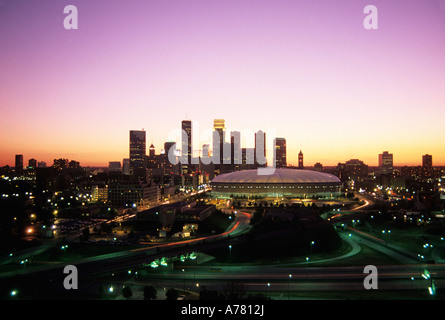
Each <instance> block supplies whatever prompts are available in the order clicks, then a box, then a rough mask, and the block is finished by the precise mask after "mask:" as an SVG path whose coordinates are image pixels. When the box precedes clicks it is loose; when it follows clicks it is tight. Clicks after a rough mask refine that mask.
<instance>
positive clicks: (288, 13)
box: [0, 0, 445, 166]
mask: <svg viewBox="0 0 445 320" xmlns="http://www.w3.org/2000/svg"><path fill="white" fill-rule="evenodd" d="M66 4H67V3H59V2H58V3H54V2H53V1H46V0H42V1H39V2H38V3H36V2H32V1H21V2H17V1H2V2H1V3H0V30H2V31H1V37H0V47H1V48H2V51H1V52H0V67H1V68H2V70H3V72H2V74H1V75H0V100H1V110H2V117H1V120H0V135H1V137H2V138H1V140H0V148H1V150H2V151H1V154H0V166H4V165H10V166H14V159H15V158H14V157H15V155H16V154H23V155H24V163H25V164H26V163H27V162H28V159H30V158H34V159H37V161H45V162H47V163H48V165H50V164H51V163H52V161H53V159H56V158H69V159H75V160H76V161H79V162H80V163H81V164H82V165H83V166H107V164H108V162H109V161H122V159H123V158H128V131H129V130H133V129H134V130H141V129H142V128H144V129H145V130H146V132H147V137H146V141H147V143H148V144H151V143H153V144H154V146H155V147H156V153H157V154H159V153H160V150H161V149H162V146H163V145H164V143H165V142H166V141H168V140H169V135H170V132H171V130H173V129H178V128H180V127H181V121H182V120H185V119H191V120H192V121H194V123H199V128H196V129H197V130H198V132H200V131H201V130H207V129H211V128H212V123H213V120H214V119H225V120H226V127H227V132H230V131H233V130H236V131H241V133H242V132H243V130H251V131H252V132H257V131H258V130H264V131H266V132H267V130H269V129H273V130H276V137H284V138H285V139H286V143H287V145H286V149H287V162H288V164H293V165H297V164H298V152H299V151H300V150H302V151H303V153H304V163H305V165H307V166H312V165H314V164H315V163H317V162H320V163H322V164H323V166H335V165H337V164H338V163H339V162H344V161H346V160H348V159H360V160H362V161H364V162H365V163H366V164H368V165H371V166H377V165H378V154H380V153H382V152H383V151H388V152H390V153H392V154H393V155H394V166H402V165H421V164H422V155H425V154H431V155H433V157H434V159H433V165H434V166H441V165H445V151H444V150H443V145H444V144H445V138H444V137H443V135H442V133H441V119H442V118H443V116H444V115H445V111H444V110H445V108H443V107H444V101H445V99H444V98H445V96H444V93H443V92H445V79H444V77H443V74H445V61H444V59H443V56H445V43H444V41H443V33H442V32H443V30H444V28H445V10H444V6H443V2H441V1H434V0H430V1H395V2H391V3H388V2H385V1H374V2H373V4H374V5H375V6H376V7H377V8H378V10H379V29H378V30H366V29H365V28H363V19H364V18H365V17H366V15H365V14H363V8H364V7H365V5H366V4H368V3H365V2H360V1H359V2H351V1H335V2H332V1H318V2H317V3H311V2H309V1H308V2H305V3H302V2H295V1H280V2H279V3H272V2H268V1H258V2H255V5H252V3H251V2H249V1H225V2H224V3H223V2H208V1H193V2H192V3H190V4H189V5H186V4H184V3H181V2H179V1H169V2H155V1H133V2H132V3H131V4H128V3H127V2H124V1H113V2H109V1H94V2H91V1H75V0H74V1H71V2H70V4H73V5H76V6H77V7H78V9H79V29H78V30H65V29H64V28H63V19H64V17H65V15H64V13H63V8H64V6H65V5H66ZM204 143H206V142H202V143H201V144H200V145H199V148H201V146H202V144H204ZM210 145H211V144H210ZM252 146H253V145H252Z"/></svg>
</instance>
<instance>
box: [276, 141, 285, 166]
mask: <svg viewBox="0 0 445 320" xmlns="http://www.w3.org/2000/svg"><path fill="white" fill-rule="evenodd" d="M274 163H275V167H276V168H285V167H287V158H286V139H284V138H275V154H274Z"/></svg>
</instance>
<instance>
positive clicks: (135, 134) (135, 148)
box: [130, 130, 146, 173]
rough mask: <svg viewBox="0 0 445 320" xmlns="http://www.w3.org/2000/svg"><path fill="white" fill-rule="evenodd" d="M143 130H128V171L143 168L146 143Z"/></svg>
mask: <svg viewBox="0 0 445 320" xmlns="http://www.w3.org/2000/svg"><path fill="white" fill-rule="evenodd" d="M145 136H146V135H145V131H144V130H142V131H139V130H130V173H134V172H135V171H141V169H144V163H145V155H146V144H145Z"/></svg>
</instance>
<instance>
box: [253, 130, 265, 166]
mask: <svg viewBox="0 0 445 320" xmlns="http://www.w3.org/2000/svg"><path fill="white" fill-rule="evenodd" d="M255 165H259V166H266V165H267V159H266V133H265V132H263V131H261V130H259V131H258V132H257V133H255Z"/></svg>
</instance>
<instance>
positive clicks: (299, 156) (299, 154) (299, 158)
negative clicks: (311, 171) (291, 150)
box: [298, 150, 304, 169]
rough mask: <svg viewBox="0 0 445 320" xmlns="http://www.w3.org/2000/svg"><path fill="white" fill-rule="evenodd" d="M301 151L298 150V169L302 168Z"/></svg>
mask: <svg viewBox="0 0 445 320" xmlns="http://www.w3.org/2000/svg"><path fill="white" fill-rule="evenodd" d="M303 168H304V166H303V152H302V151H301V150H300V153H298V169H303Z"/></svg>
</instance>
